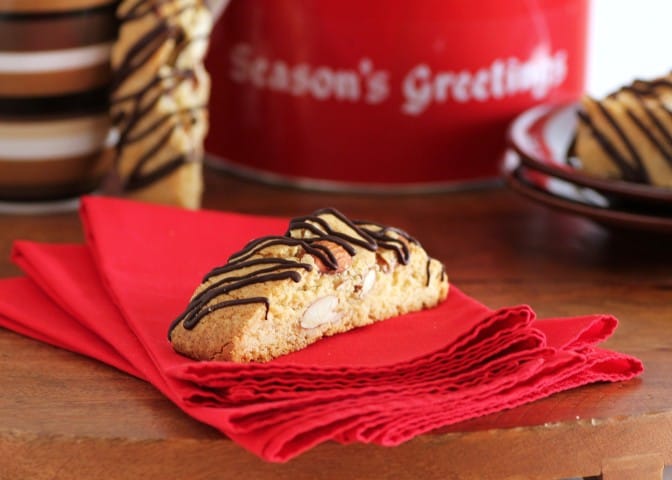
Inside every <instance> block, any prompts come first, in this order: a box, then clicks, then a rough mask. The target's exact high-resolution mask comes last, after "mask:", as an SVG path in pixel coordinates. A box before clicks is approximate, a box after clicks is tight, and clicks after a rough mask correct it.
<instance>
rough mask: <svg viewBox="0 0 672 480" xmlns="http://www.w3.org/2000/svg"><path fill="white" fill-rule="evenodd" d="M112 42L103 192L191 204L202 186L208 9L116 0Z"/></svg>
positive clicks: (158, 0) (186, 3)
mask: <svg viewBox="0 0 672 480" xmlns="http://www.w3.org/2000/svg"><path fill="white" fill-rule="evenodd" d="M117 15H118V17H119V20H120V29H119V36H118V39H117V41H116V43H115V45H114V47H113V49H112V60H111V61H112V69H113V86H112V93H111V107H110V108H111V116H112V122H113V125H114V128H115V131H116V133H117V136H116V142H115V146H114V156H115V159H114V165H115V167H114V171H113V173H112V175H111V177H110V179H109V180H108V181H107V182H106V190H107V191H108V193H112V194H120V195H124V196H127V197H130V198H134V199H138V200H145V201H150V202H156V203H164V204H170V205H177V206H181V207H185V208H190V209H195V208H198V207H199V206H200V202H201V195H202V190H203V179H202V168H203V167H202V159H203V141H204V138H205V135H206V133H207V130H208V116H207V104H208V99H209V93H210V78H209V76H208V73H207V72H206V70H205V68H204V66H203V58H204V56H205V52H206V49H207V45H208V41H209V35H210V31H211V28H212V16H211V14H210V12H209V10H208V8H207V7H206V5H205V4H204V2H203V1H202V0H124V1H122V2H121V3H120V5H119V8H118V13H117Z"/></svg>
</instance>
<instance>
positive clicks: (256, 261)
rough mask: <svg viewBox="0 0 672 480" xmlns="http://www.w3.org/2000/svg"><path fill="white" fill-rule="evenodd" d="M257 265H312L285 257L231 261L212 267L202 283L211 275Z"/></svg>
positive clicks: (307, 267)
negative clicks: (230, 262)
mask: <svg viewBox="0 0 672 480" xmlns="http://www.w3.org/2000/svg"><path fill="white" fill-rule="evenodd" d="M259 265H278V266H283V267H298V268H303V269H305V270H308V271H310V270H312V268H313V266H312V265H309V264H307V263H300V262H295V261H293V260H287V259H285V258H256V259H254V260H248V261H247V262H240V263H232V264H227V265H224V266H221V267H217V268H214V269H212V271H210V272H209V273H208V274H207V275H206V276H205V277H203V280H202V283H205V282H207V281H208V280H210V279H211V278H212V277H217V276H219V275H223V274H224V273H228V272H233V271H236V270H240V269H243V268H249V267H256V266H259Z"/></svg>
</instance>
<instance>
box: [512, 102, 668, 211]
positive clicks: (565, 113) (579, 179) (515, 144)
mask: <svg viewBox="0 0 672 480" xmlns="http://www.w3.org/2000/svg"><path fill="white" fill-rule="evenodd" d="M577 108H578V107H577V105H576V104H571V105H562V106H557V105H541V106H538V107H535V108H532V109H530V110H528V111H526V112H524V113H522V114H521V115H520V116H518V117H517V118H516V119H515V120H514V122H513V123H512V124H511V128H510V129H509V132H508V143H509V146H510V148H511V149H512V150H514V151H515V152H516V153H517V154H518V156H519V157H520V162H521V163H522V164H523V165H525V166H526V167H527V168H529V169H533V170H538V171H540V172H543V173H545V174H547V175H549V176H552V177H555V178H559V179H562V180H566V181H568V182H571V183H573V184H575V185H579V186H583V187H588V188H590V189H592V190H595V191H597V192H600V193H603V194H605V195H608V196H609V197H610V198H611V199H612V202H614V201H615V200H618V201H620V202H621V203H623V204H626V203H639V204H651V205H656V206H657V207H658V208H661V207H668V208H670V215H672V189H667V188H660V187H652V186H650V185H643V184H639V183H632V182H624V181H621V180H608V179H602V178H597V177H592V176H589V175H586V174H585V173H583V172H581V171H580V170H577V169H576V168H574V167H573V166H572V165H570V164H568V163H567V158H566V157H567V151H568V149H569V146H570V144H571V142H572V139H573V136H574V131H575V128H576V114H575V112H576V109H577Z"/></svg>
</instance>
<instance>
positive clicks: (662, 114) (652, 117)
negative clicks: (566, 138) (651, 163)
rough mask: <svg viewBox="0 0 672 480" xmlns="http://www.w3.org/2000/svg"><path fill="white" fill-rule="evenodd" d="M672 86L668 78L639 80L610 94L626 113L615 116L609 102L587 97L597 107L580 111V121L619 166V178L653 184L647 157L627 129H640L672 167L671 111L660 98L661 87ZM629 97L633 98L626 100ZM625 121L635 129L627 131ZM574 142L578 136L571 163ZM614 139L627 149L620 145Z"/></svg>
mask: <svg viewBox="0 0 672 480" xmlns="http://www.w3.org/2000/svg"><path fill="white" fill-rule="evenodd" d="M670 87H672V81H671V80H669V79H667V78H661V79H657V80H654V81H651V82H646V81H643V80H637V81H635V82H633V83H632V85H629V86H627V87H623V88H622V89H620V90H619V91H617V92H615V93H612V94H611V95H609V96H608V97H607V99H608V101H609V102H619V110H620V111H622V112H623V115H619V116H616V115H615V114H614V113H613V111H611V109H610V108H608V105H607V106H605V105H606V104H607V101H605V102H604V103H603V102H598V101H596V100H593V99H591V98H586V99H585V100H584V102H585V104H586V105H588V106H593V107H594V109H593V108H589V109H587V111H585V110H581V111H579V112H578V119H579V122H581V123H582V124H583V125H585V126H586V127H587V128H588V129H589V131H590V132H591V134H592V135H593V137H594V139H595V141H596V142H597V143H598V144H599V146H600V147H601V149H602V151H603V153H604V154H605V155H606V156H607V157H608V158H609V159H610V160H611V162H612V164H613V165H614V166H615V167H617V169H618V171H619V173H620V177H621V178H622V179H623V180H625V181H628V182H637V183H648V184H651V183H652V180H651V176H650V172H649V171H648V169H647V167H646V164H645V162H644V158H642V155H641V153H640V151H639V150H638V149H637V140H636V139H635V138H632V133H630V135H629V134H628V131H630V132H639V134H641V135H642V136H643V137H644V138H646V140H647V142H648V143H649V144H650V145H651V147H652V148H653V149H655V151H656V152H657V153H658V154H659V155H660V157H661V158H662V159H663V160H664V161H665V162H666V163H667V164H668V165H669V166H671V167H672V132H671V131H670V130H669V129H668V128H667V127H666V126H665V123H669V122H672V111H670V110H669V109H668V108H667V107H666V105H665V104H664V103H663V101H662V100H661V99H660V93H661V92H660V90H661V89H669V88H670ZM626 98H627V99H628V100H631V101H629V102H628V101H624V99H626ZM593 111H594V112H595V113H591V114H589V113H588V112H593ZM600 118H601V119H602V120H603V121H604V123H605V124H606V126H605V127H600V126H599V119H600ZM626 119H627V120H626ZM624 121H627V122H628V123H629V124H630V125H631V126H632V127H634V128H631V129H630V130H628V129H627V128H626V127H625V126H624ZM575 142H576V137H575V139H574V141H573V142H572V146H571V148H570V149H569V150H568V153H567V157H568V161H569V163H573V162H572V157H573V156H575V155H576V145H575ZM615 142H618V143H620V144H621V145H622V146H623V147H624V148H619V147H618V146H617V144H616V143H615Z"/></svg>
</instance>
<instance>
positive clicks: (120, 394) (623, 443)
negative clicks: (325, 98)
mask: <svg viewBox="0 0 672 480" xmlns="http://www.w3.org/2000/svg"><path fill="white" fill-rule="evenodd" d="M207 183H208V189H207V195H206V198H205V207H207V208H215V209H226V210H234V211H240V212H250V213H264V214H280V215H296V214H301V213H304V212H309V211H312V210H313V209H316V208H319V207H323V206H328V205H330V206H335V207H337V208H339V209H341V210H342V211H344V212H346V213H347V214H348V215H350V216H352V217H355V218H371V219H377V220H379V221H381V222H385V223H389V224H392V225H396V226H400V227H403V228H405V229H407V230H408V231H410V232H412V233H413V234H414V235H415V236H416V237H418V238H420V239H421V240H422V242H423V245H424V246H425V247H426V248H427V249H428V250H429V251H430V252H431V253H432V254H433V255H434V256H436V257H438V258H440V259H441V260H443V261H444V262H445V263H446V267H447V271H448V273H449V274H450V279H451V281H452V282H454V283H455V284H456V285H458V286H459V287H460V288H462V289H463V290H464V291H465V292H466V293H468V294H470V295H472V296H474V297H476V298H478V299H479V300H481V301H482V302H484V303H485V304H487V305H489V306H491V307H499V306H504V305H512V304H519V303H529V304H530V305H532V306H533V308H535V310H536V311H537V312H538V314H539V315H540V316H542V317H543V316H561V315H580V314H586V313H596V312H609V313H613V314H615V315H616V316H617V317H619V318H620V320H621V324H620V326H619V328H618V330H617V332H616V334H615V336H614V337H613V338H612V339H611V340H609V342H608V346H609V347H611V348H614V349H617V350H620V351H623V352H627V353H630V354H634V355H637V356H639V357H640V358H641V359H642V360H643V361H644V362H645V366H646V372H645V373H644V375H643V376H642V377H641V378H640V379H636V380H633V381H630V382H625V383H618V384H604V385H602V384H601V385H591V386H587V387H583V388H579V389H576V390H573V391H569V392H565V393H561V394H557V395H554V396H552V397H550V398H548V399H544V400H541V401H538V402H535V403H532V404H529V405H526V406H523V407H519V408H516V409H513V410H509V411H505V412H501V413H498V414H494V415H489V416H487V417H483V418H479V419H476V420H472V421H468V422H464V423H461V424H458V425H455V426H452V427H450V428H446V429H444V430H442V431H440V432H436V433H433V434H430V435H425V436H422V437H420V438H416V439H414V440H412V441H409V442H407V443H406V444H404V445H401V446H400V447H397V448H382V447H377V446H372V445H352V446H347V447H344V446H340V445H337V444H332V443H329V444H325V445H322V446H319V447H317V448H315V449H314V450H312V451H310V452H308V453H306V454H304V455H302V456H300V457H299V458H297V459H295V460H293V461H291V462H289V463H287V464H282V465H278V464H268V463H264V462H262V461H261V460H259V459H257V458H256V457H254V456H252V455H251V454H249V453H247V452H245V451H243V450H242V449H241V448H239V447H237V446H236V445H235V444H233V443H232V442H230V441H228V440H227V439H225V438H223V437H222V436H221V435H219V434H218V433H217V432H216V431H214V430H213V429H211V428H209V427H206V426H204V425H202V424H200V423H198V422H196V421H193V420H192V419H190V418H189V417H187V416H186V415H185V414H183V413H182V412H181V411H180V410H178V409H177V408H176V407H175V406H173V404H171V403H170V402H169V401H167V400H165V399H164V398H163V397H162V396H161V395H160V394H158V393H157V392H156V391H155V390H154V389H153V388H152V387H151V386H149V385H148V384H145V383H143V382H141V381H139V380H136V379H134V378H131V377H129V376H127V375H125V374H122V373H120V372H118V371H116V370H114V369H112V368H109V367H107V366H105V365H102V364H100V363H97V362H95V361H93V360H89V359H87V358H84V357H81V356H78V355H75V354H72V353H68V352H65V351H62V350H59V349H56V348H52V347H49V346H46V345H43V344H40V343H38V342H35V341H32V340H29V339H26V338H23V337H21V336H19V335H16V334H14V333H12V332H9V331H6V330H0V479H2V480H4V479H53V480H64V479H75V478H77V479H87V480H96V479H106V480H116V479H132V478H142V479H162V480H163V479H185V480H200V479H222V478H254V479H287V480H289V479H292V480H301V479H310V480H315V479H334V478H339V479H340V478H342V479H358V478H362V479H396V480H402V479H474V480H475V479H480V480H488V479H558V478H565V477H578V476H584V477H591V476H596V477H597V476H599V475H600V474H602V475H603V478H604V479H608V480H618V479H636V480H649V479H659V478H661V469H662V466H663V464H672V355H670V351H671V350H672V336H671V335H670V334H669V332H670V330H672V270H671V269H670V266H672V248H671V247H670V238H669V237H668V238H665V237H660V236H655V235H653V234H644V233H636V232H624V231H621V232H618V231H609V230H605V229H603V228H602V227H600V226H598V225H595V224H592V223H590V222H588V221H587V220H583V219H581V218H577V217H573V216H569V215H565V214H563V213H558V212H553V211H551V210H548V209H546V208H545V207H542V206H537V205H533V204H531V203H529V202H528V201H527V200H525V199H523V198H520V197H518V196H516V194H514V193H512V192H510V191H508V190H506V189H504V188H493V189H490V190H482V191H470V192H463V193H446V194H432V195H407V196H375V195H345V194H326V193H315V192H306V191H296V190H292V189H287V188H280V187H270V186H265V185H260V184H256V183H253V182H248V181H244V180H240V179H235V178H231V177H228V176H226V175H224V174H221V173H219V172H212V171H209V172H208V175H207ZM16 238H22V239H32V240H38V241H50V242H73V241H81V240H82V234H81V231H80V225H79V221H78V218H77V216H76V214H75V213H69V214H59V215H51V216H0V257H1V258H0V277H7V276H12V275H17V274H19V270H18V269H17V268H16V267H14V266H13V265H11V264H10V263H9V261H8V260H7V256H8V253H9V250H10V245H11V242H12V240H13V239H16ZM598 478H599V477H598Z"/></svg>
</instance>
